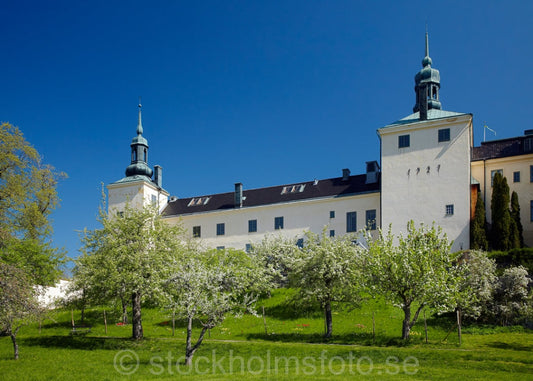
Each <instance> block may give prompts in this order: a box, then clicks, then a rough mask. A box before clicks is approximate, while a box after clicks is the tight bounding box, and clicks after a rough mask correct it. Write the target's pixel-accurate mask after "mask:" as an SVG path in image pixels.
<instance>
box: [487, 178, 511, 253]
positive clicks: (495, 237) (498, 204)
mask: <svg viewBox="0 0 533 381" xmlns="http://www.w3.org/2000/svg"><path fill="white" fill-rule="evenodd" d="M490 207H491V213H492V229H491V244H492V249H493V250H508V249H509V248H510V235H511V214H510V212H509V186H508V185H507V179H506V178H505V177H503V176H502V175H501V173H499V172H496V173H495V174H494V179H493V186H492V200H491V205H490Z"/></svg>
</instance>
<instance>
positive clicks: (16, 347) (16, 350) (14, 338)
mask: <svg viewBox="0 0 533 381" xmlns="http://www.w3.org/2000/svg"><path fill="white" fill-rule="evenodd" d="M10 336H11V341H12V342H13V352H14V356H15V360H18V359H19V345H18V344H17V333H16V332H15V333H11V335H10Z"/></svg>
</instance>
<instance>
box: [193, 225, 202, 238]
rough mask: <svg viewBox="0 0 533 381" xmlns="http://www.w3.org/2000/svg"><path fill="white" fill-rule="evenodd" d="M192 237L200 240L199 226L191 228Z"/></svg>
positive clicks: (200, 228) (200, 231)
mask: <svg viewBox="0 0 533 381" xmlns="http://www.w3.org/2000/svg"><path fill="white" fill-rule="evenodd" d="M192 236H193V237H194V238H200V237H201V236H202V227H201V226H193V227H192Z"/></svg>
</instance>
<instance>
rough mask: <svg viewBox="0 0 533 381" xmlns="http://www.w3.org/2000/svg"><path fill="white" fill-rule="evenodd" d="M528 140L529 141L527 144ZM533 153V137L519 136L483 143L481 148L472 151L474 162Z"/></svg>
mask: <svg viewBox="0 0 533 381" xmlns="http://www.w3.org/2000/svg"><path fill="white" fill-rule="evenodd" d="M526 139H528V142H527V144H525V143H526ZM529 153H533V136H532V135H526V136H518V137H515V138H509V139H501V140H492V141H488V142H482V143H481V146H479V147H474V149H473V150H472V161H477V160H487V159H497V158H500V157H509V156H517V155H525V154H529Z"/></svg>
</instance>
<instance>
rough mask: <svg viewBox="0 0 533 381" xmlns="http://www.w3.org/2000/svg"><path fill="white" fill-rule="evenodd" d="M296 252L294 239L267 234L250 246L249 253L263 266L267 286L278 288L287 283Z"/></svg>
mask: <svg viewBox="0 0 533 381" xmlns="http://www.w3.org/2000/svg"><path fill="white" fill-rule="evenodd" d="M297 252H298V247H297V246H296V241H295V240H294V239H289V238H285V237H283V236H281V235H277V236H273V235H267V236H265V238H263V240H262V241H261V242H260V243H258V244H254V245H253V246H252V250H251V251H250V255H251V256H252V257H253V258H254V259H255V260H256V261H258V262H259V263H261V265H262V266H263V268H264V275H265V281H267V282H268V284H269V287H267V288H279V287H286V286H287V285H288V283H289V273H290V271H291V263H292V261H293V259H294V258H295V257H296V254H297Z"/></svg>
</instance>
